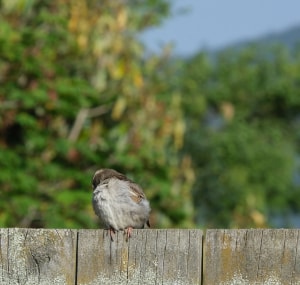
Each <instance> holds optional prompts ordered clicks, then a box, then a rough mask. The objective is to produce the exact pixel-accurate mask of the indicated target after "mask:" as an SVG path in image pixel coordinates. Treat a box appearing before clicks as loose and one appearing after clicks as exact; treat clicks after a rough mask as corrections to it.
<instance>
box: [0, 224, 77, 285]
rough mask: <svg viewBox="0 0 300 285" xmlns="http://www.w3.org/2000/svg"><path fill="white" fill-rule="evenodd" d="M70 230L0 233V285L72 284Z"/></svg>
mask: <svg viewBox="0 0 300 285" xmlns="http://www.w3.org/2000/svg"><path fill="white" fill-rule="evenodd" d="M75 261H76V233H74V232H73V231H72V230H45V229H17V228H14V229H0V264H1V265H0V266H1V275H0V284H14V285H15V284H28V285H31V284H42V285H44V284H45V285H46V284H59V285H62V284H64V285H65V284H68V285H69V284H75V270H76V264H75Z"/></svg>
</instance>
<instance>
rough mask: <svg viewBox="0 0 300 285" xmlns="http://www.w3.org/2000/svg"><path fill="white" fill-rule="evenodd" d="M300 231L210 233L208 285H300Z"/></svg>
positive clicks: (205, 281) (269, 230)
mask: <svg viewBox="0 0 300 285" xmlns="http://www.w3.org/2000/svg"><path fill="white" fill-rule="evenodd" d="M299 233H300V231H299V230H291V229H289V230H285V229H278V230H272V229H264V230H254V229H251V230H208V231H207V233H206V240H205V249H204V252H205V265H204V273H203V275H204V284H207V285H210V284H222V285H227V284H228V285H229V284H281V285H285V284H300V244H299Z"/></svg>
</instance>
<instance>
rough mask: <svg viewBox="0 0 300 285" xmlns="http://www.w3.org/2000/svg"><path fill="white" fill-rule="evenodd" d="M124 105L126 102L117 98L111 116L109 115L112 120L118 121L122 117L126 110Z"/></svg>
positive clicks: (122, 98)
mask: <svg viewBox="0 0 300 285" xmlns="http://www.w3.org/2000/svg"><path fill="white" fill-rule="evenodd" d="M126 105H127V102H126V100H125V98H124V97H119V98H118V100H117V102H116V103H115V105H114V108H113V111H112V115H111V116H112V118H113V119H115V120H117V119H119V118H120V117H121V116H122V114H123V112H124V110H125V108H126Z"/></svg>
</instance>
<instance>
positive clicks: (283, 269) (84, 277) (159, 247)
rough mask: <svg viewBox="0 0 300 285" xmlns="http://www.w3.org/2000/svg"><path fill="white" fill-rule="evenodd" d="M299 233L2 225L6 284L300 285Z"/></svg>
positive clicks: (0, 271)
mask: <svg viewBox="0 0 300 285" xmlns="http://www.w3.org/2000/svg"><path fill="white" fill-rule="evenodd" d="M299 232H300V230H284V229H278V230H270V229H264V230H254V229H251V230H207V231H206V233H205V235H204V234H203V232H202V231H201V230H196V229H193V230H179V229H168V230H155V229H153V230H134V231H133V236H132V238H131V239H130V240H129V241H128V242H127V241H126V239H125V237H124V235H123V233H122V232H119V233H117V234H116V236H115V240H114V241H113V242H111V241H110V239H109V237H108V236H107V234H106V231H103V230H66V229H59V230H55V229H16V228H12V229H0V284H1V285H2V284H5V285H6V284H12V285H15V284H22V285H33V284H34V285H35V284H43V285H44V284H45V285H49V284H50V285H51V284H58V285H60V284H72V285H73V284H75V285H79V284H82V285H92V284H93V285H94V284H142V285H146V284H164V285H168V284H172V285H173V284H207V285H214V284H221V285H229V284H230V285H231V284H237V285H246V284H274V285H279V284H300V244H299Z"/></svg>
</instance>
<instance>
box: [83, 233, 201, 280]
mask: <svg viewBox="0 0 300 285" xmlns="http://www.w3.org/2000/svg"><path fill="white" fill-rule="evenodd" d="M201 260H202V231H200V230H153V229H152V230H134V231H133V234H132V237H131V238H130V240H129V241H126V239H125V236H124V235H123V232H118V233H116V236H115V239H114V241H113V242H112V241H110V239H109V236H107V235H106V231H104V230H89V231H86V230H85V231H83V230H82V231H81V230H80V231H79V236H78V275H77V284H81V285H91V284H132V285H133V284H143V285H146V284H200V282H201ZM190 269H191V270H190Z"/></svg>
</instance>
